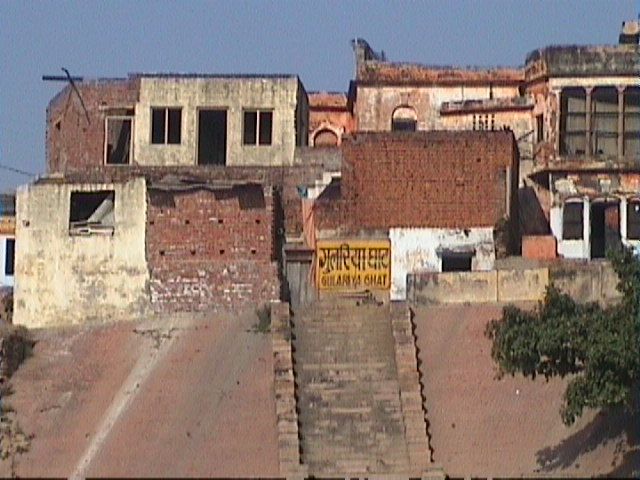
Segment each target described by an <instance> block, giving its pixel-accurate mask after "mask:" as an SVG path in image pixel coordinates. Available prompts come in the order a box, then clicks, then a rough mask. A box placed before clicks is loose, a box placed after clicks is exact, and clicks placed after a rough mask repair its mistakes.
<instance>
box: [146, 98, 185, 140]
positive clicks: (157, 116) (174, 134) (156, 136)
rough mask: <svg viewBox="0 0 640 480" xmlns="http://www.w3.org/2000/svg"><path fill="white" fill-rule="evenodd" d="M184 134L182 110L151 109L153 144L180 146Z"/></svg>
mask: <svg viewBox="0 0 640 480" xmlns="http://www.w3.org/2000/svg"><path fill="white" fill-rule="evenodd" d="M181 132H182V109H181V108H155V107H154V108H152V109H151V143H154V144H179V143H180V142H181Z"/></svg>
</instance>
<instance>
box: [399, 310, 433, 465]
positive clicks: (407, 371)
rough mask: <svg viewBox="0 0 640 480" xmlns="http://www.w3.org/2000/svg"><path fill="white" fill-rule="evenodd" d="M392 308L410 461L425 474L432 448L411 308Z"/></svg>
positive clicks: (401, 399) (430, 458)
mask: <svg viewBox="0 0 640 480" xmlns="http://www.w3.org/2000/svg"><path fill="white" fill-rule="evenodd" d="M390 308H391V328H392V331H393V338H394V342H395V356H396V368H397V370H398V383H399V387H400V402H401V405H402V416H403V420H404V427H405V438H406V442H407V449H408V452H409V461H410V465H411V468H412V470H414V471H415V472H419V473H420V474H422V473H423V472H425V471H427V470H428V469H430V468H431V467H433V465H432V450H431V446H430V441H429V433H428V429H427V425H428V422H427V419H426V411H425V407H424V402H423V394H422V383H421V379H420V370H419V369H418V351H417V348H416V339H415V336H414V333H413V324H412V320H411V310H410V309H409V307H408V305H407V303H406V302H392V303H391V307H390Z"/></svg>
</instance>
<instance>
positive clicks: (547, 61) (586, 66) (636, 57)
mask: <svg viewBox="0 0 640 480" xmlns="http://www.w3.org/2000/svg"><path fill="white" fill-rule="evenodd" d="M525 70H526V79H527V81H531V80H535V79H537V78H544V77H566V76H583V77H589V76H635V77H639V76H640V46H638V45H632V44H630V45H554V46H549V47H545V48H541V49H538V50H534V51H533V52H531V53H529V55H527V59H526V67H525Z"/></svg>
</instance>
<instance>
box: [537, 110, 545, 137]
mask: <svg viewBox="0 0 640 480" xmlns="http://www.w3.org/2000/svg"><path fill="white" fill-rule="evenodd" d="M536 140H537V141H538V142H542V141H544V115H536Z"/></svg>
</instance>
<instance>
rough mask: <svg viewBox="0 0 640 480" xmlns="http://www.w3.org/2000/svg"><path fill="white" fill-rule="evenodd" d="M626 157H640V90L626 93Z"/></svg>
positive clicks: (632, 89) (631, 89) (628, 88)
mask: <svg viewBox="0 0 640 480" xmlns="http://www.w3.org/2000/svg"><path fill="white" fill-rule="evenodd" d="M624 155H625V156H627V157H635V158H638V157H640V88H637V87H627V89H626V90H625V91H624Z"/></svg>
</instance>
